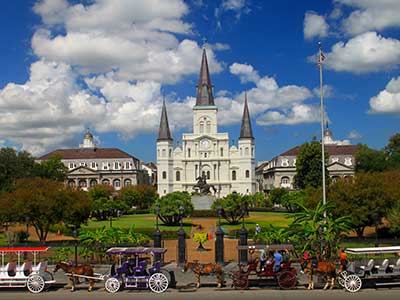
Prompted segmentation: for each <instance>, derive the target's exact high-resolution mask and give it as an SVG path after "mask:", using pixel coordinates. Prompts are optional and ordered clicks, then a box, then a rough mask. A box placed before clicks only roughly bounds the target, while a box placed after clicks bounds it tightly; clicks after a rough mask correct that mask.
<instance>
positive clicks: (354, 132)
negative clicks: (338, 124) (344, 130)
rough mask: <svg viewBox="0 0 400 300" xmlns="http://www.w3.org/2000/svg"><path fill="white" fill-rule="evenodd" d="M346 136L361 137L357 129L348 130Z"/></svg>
mask: <svg viewBox="0 0 400 300" xmlns="http://www.w3.org/2000/svg"><path fill="white" fill-rule="evenodd" d="M347 138H349V139H352V140H358V139H361V138H362V134H360V133H359V132H358V131H357V130H355V129H353V130H352V131H350V132H349V134H348V135H347Z"/></svg>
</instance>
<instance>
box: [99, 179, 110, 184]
mask: <svg viewBox="0 0 400 300" xmlns="http://www.w3.org/2000/svg"><path fill="white" fill-rule="evenodd" d="M101 184H107V185H109V184H110V180H108V179H103V180H102V181H101Z"/></svg>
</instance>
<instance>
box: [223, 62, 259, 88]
mask: <svg viewBox="0 0 400 300" xmlns="http://www.w3.org/2000/svg"><path fill="white" fill-rule="evenodd" d="M229 71H230V72H231V73H232V74H234V75H237V76H239V78H240V82H242V83H245V82H257V81H259V80H260V76H259V75H258V72H257V71H256V70H255V69H254V68H253V66H252V65H248V64H239V63H233V64H232V65H231V66H230V67H229Z"/></svg>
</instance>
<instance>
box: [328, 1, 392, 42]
mask: <svg viewBox="0 0 400 300" xmlns="http://www.w3.org/2000/svg"><path fill="white" fill-rule="evenodd" d="M335 2H336V3H339V4H343V5H346V6H350V7H353V8H356V10H354V11H353V12H352V13H351V14H350V15H349V16H348V17H347V18H345V19H344V20H343V23H342V27H343V30H344V31H345V32H346V33H347V34H350V35H357V34H361V33H364V32H367V31H371V30H378V31H379V30H383V29H386V28H390V27H399V26H400V18H399V14H398V12H399V11H400V1H398V0H384V1H376V0H335Z"/></svg>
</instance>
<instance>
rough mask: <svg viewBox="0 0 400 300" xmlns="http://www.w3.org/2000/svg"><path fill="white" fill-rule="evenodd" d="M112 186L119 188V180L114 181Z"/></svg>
mask: <svg viewBox="0 0 400 300" xmlns="http://www.w3.org/2000/svg"><path fill="white" fill-rule="evenodd" d="M113 186H114V187H115V188H119V187H121V180H119V179H114V181H113Z"/></svg>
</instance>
